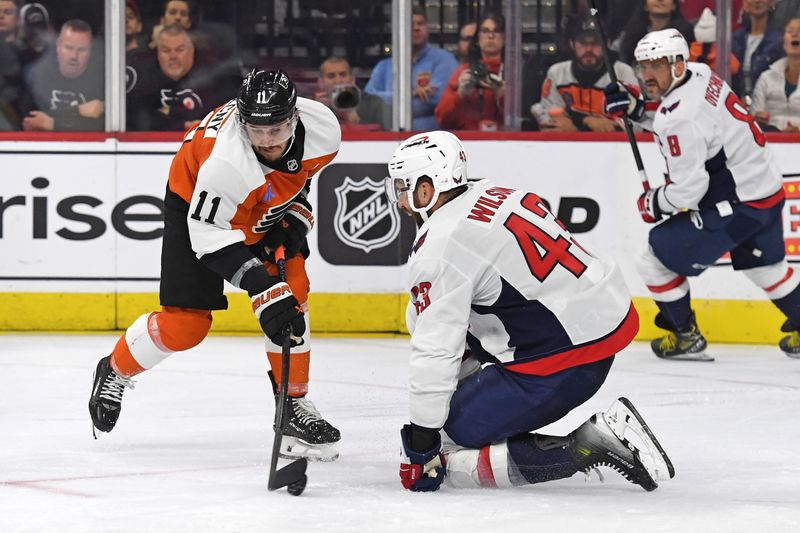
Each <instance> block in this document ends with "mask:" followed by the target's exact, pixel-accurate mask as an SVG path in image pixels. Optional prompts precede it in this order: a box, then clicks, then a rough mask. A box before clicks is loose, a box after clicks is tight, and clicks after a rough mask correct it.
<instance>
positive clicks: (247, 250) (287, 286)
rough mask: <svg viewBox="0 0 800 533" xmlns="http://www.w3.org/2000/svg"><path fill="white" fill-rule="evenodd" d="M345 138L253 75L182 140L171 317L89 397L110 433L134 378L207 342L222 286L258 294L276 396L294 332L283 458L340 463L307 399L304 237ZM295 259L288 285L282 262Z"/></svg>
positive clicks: (167, 290) (114, 357)
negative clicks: (278, 262)
mask: <svg viewBox="0 0 800 533" xmlns="http://www.w3.org/2000/svg"><path fill="white" fill-rule="evenodd" d="M340 143H341V130H340V128H339V123H338V121H337V120H336V117H335V116H334V114H333V113H332V112H331V111H330V110H329V109H328V108H327V107H325V106H324V105H322V104H320V103H318V102H315V101H313V100H308V99H305V98H298V97H297V94H296V90H295V86H294V84H293V83H292V81H291V80H290V79H289V78H288V76H287V75H286V74H285V73H284V72H282V71H280V70H274V71H265V70H253V71H251V72H250V74H248V75H247V77H246V78H245V79H244V81H243V82H242V86H241V88H240V90H239V94H238V97H237V98H236V99H234V100H231V101H229V102H228V103H226V104H225V105H223V106H221V107H219V108H218V109H216V110H214V111H212V112H211V113H209V114H208V115H207V116H206V117H205V118H204V119H203V120H202V121H201V122H200V124H198V125H197V126H196V127H195V128H193V129H191V130H189V131H188V132H187V133H186V135H185V136H184V140H183V146H182V147H181V148H180V150H178V153H177V154H176V155H175V158H174V159H173V161H172V166H171V167H170V172H169V182H168V185H167V192H166V198H165V224H164V238H163V244H162V253H161V289H160V299H161V305H162V308H161V311H159V312H154V313H148V314H144V315H142V316H141V317H139V318H138V319H137V320H136V321H135V322H134V323H133V324H132V325H131V326H130V327H129V328H128V329H127V331H126V332H125V334H124V335H123V336H122V337H121V338H120V339H119V341H118V342H117V345H116V346H115V347H114V350H113V352H112V353H111V355H110V356H108V357H104V358H102V359H101V360H100V362H99V363H98V364H97V369H96V371H95V376H94V387H93V389H92V396H91V398H90V400H89V412H90V413H91V417H92V422H93V423H94V427H95V428H96V429H97V430H99V431H104V432H108V431H111V430H112V429H113V428H114V425H115V424H116V422H117V419H118V417H119V413H120V408H121V402H122V395H123V392H124V390H125V387H130V386H131V379H130V378H132V377H133V376H135V375H137V374H139V373H141V372H143V371H145V370H148V369H150V368H152V367H154V366H155V365H157V364H158V363H160V362H161V361H163V360H164V359H166V358H167V357H168V356H169V355H170V354H172V353H174V352H177V351H183V350H188V349H189V348H192V347H193V346H196V345H197V344H199V343H200V341H202V340H203V339H204V338H205V336H206V334H207V333H208V330H209V328H210V327H211V320H212V317H211V312H212V311H213V310H216V309H226V308H227V306H228V302H227V298H226V297H225V296H224V294H223V280H227V281H228V282H230V283H231V284H232V285H234V286H235V287H239V288H241V289H243V290H245V291H247V293H248V294H249V295H250V297H251V299H252V302H253V311H254V312H255V315H256V318H257V320H258V321H259V323H260V325H261V328H262V329H263V331H264V334H265V335H266V351H267V356H268V358H269V362H270V365H271V366H272V372H271V373H270V379H272V382H273V389H274V390H275V392H276V393H277V385H276V384H278V383H280V382H281V373H282V369H281V345H282V342H283V335H282V332H283V331H284V328H285V327H286V326H287V325H289V324H291V326H292V328H293V335H294V336H293V337H292V349H291V365H290V375H289V389H288V395H289V407H288V413H289V417H290V418H289V421H288V428H287V430H286V435H285V436H284V438H283V444H282V449H281V453H282V454H283V455H284V456H292V457H293V456H299V455H302V456H306V457H308V458H310V459H320V460H333V459H335V458H336V457H337V456H338V452H336V450H335V448H334V447H333V446H332V445H333V444H334V443H335V442H337V441H338V440H339V438H340V435H339V430H337V429H336V428H334V427H333V426H332V425H331V424H329V423H328V422H327V421H326V420H324V419H323V418H322V416H321V415H320V414H319V412H318V411H317V409H316V408H315V407H314V404H313V403H311V402H310V401H309V400H307V399H306V398H305V395H306V393H307V391H308V381H309V361H310V338H309V332H308V324H307V310H308V304H307V300H308V292H309V280H308V276H307V274H306V270H305V258H306V257H307V255H308V245H307V242H306V235H307V234H308V232H309V231H310V230H311V228H312V227H313V225H314V217H313V215H312V213H311V205H310V204H309V202H308V200H307V199H306V195H307V194H308V181H309V180H310V179H311V178H312V176H314V175H315V174H316V173H317V172H318V171H319V170H320V169H322V167H324V166H325V165H327V164H328V163H329V162H330V161H331V160H332V159H333V158H334V157H335V156H336V153H337V152H338V150H339V145H340ZM278 245H283V246H284V248H285V250H286V258H287V260H286V277H287V282H281V281H280V279H279V278H278V273H277V268H276V266H275V264H274V255H272V253H273V252H274V250H275V249H276V248H277V247H278Z"/></svg>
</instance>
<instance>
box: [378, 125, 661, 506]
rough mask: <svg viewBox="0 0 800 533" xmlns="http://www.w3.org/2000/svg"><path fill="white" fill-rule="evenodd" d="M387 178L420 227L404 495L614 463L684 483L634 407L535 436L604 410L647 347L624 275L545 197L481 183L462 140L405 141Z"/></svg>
mask: <svg viewBox="0 0 800 533" xmlns="http://www.w3.org/2000/svg"><path fill="white" fill-rule="evenodd" d="M389 175H390V177H389V178H387V182H386V192H387V195H388V196H389V198H390V199H391V200H393V201H394V202H395V203H396V204H397V205H398V206H399V207H400V208H401V209H402V210H403V211H405V212H406V213H407V214H409V215H411V216H413V218H414V219H415V221H416V222H417V225H418V226H419V229H418V231H417V237H416V241H415V243H414V245H413V248H412V252H411V257H410V259H409V271H410V278H411V279H410V284H409V286H410V294H411V302H410V303H409V306H408V310H407V313H406V322H407V324H408V329H409V331H410V332H411V360H410V376H409V393H410V411H411V413H410V423H409V424H407V425H405V426H403V428H402V430H401V440H402V446H403V452H404V457H403V461H402V463H401V465H400V478H401V481H402V483H403V486H404V487H405V488H407V489H410V490H414V491H430V490H437V489H438V488H439V486H440V485H441V484H442V482H443V481H445V480H448V481H449V484H450V485H452V486H454V487H477V486H482V487H503V486H512V485H522V484H526V483H539V482H543V481H549V480H554V479H561V478H565V477H569V476H572V475H573V474H575V473H576V472H578V471H589V470H591V469H593V468H595V467H597V466H601V465H607V466H611V467H612V468H614V469H615V470H617V471H618V472H620V473H621V474H622V475H623V476H625V478H626V479H628V480H629V481H631V482H633V483H636V484H638V485H640V486H641V487H643V488H644V489H645V490H653V489H655V488H656V487H657V483H658V479H659V477H660V476H663V477H665V478H666V477H671V476H672V475H674V469H673V468H672V465H671V463H670V462H669V459H668V458H667V456H666V454H665V453H664V452H663V450H662V449H661V447H660V446H659V444H658V442H657V440H656V439H655V437H654V436H653V435H652V432H650V430H649V428H648V427H647V425H646V424H645V423H644V421H643V420H642V418H641V416H639V414H638V413H637V412H636V409H635V408H634V407H633V405H632V404H631V403H630V402H629V401H628V400H626V399H624V398H620V399H619V400H617V401H615V402H614V404H613V405H612V406H611V409H609V411H607V412H606V413H598V414H596V415H593V416H592V417H591V418H590V419H589V420H587V421H586V422H585V423H584V424H583V425H581V426H580V427H578V428H577V429H576V430H575V431H573V432H572V433H570V434H569V435H567V436H565V437H554V436H548V435H543V434H540V433H531V432H532V431H535V430H537V429H539V428H542V427H544V426H546V425H548V424H551V423H553V422H555V421H557V420H559V419H561V418H562V417H564V416H565V415H566V414H567V413H569V412H570V411H571V410H572V409H574V408H575V407H577V406H579V405H581V404H582V403H584V402H585V401H586V400H588V399H589V398H591V397H592V396H593V395H594V394H595V393H596V392H597V390H598V389H599V388H600V386H601V385H602V384H603V382H604V381H605V379H606V375H607V374H608V371H609V369H610V368H611V364H612V362H613V361H614V356H615V354H616V353H617V352H619V351H620V350H622V349H623V348H625V347H626V346H627V345H628V344H629V343H630V342H631V341H632V340H633V338H634V336H635V335H636V332H637V331H638V329H639V322H638V316H637V314H636V309H634V307H633V304H632V303H631V298H630V295H629V293H628V289H627V287H626V286H625V282H624V280H623V279H622V274H621V272H620V269H619V267H618V266H617V265H616V264H614V263H613V262H611V261H607V260H603V259H599V258H598V257H595V256H594V255H592V254H591V253H590V252H588V251H587V250H586V249H584V248H583V247H582V246H581V245H580V244H578V243H577V242H576V241H575V239H573V238H572V236H571V235H570V234H569V232H567V231H566V229H564V226H563V225H562V224H561V223H560V222H559V221H558V220H557V219H556V218H555V217H554V216H553V214H552V213H550V211H549V210H548V209H547V207H545V205H544V204H543V203H542V201H541V200H540V199H539V197H538V196H537V195H536V194H534V193H532V192H527V191H520V190H514V189H511V188H509V187H502V186H498V185H493V184H491V183H489V182H486V181H481V182H478V183H474V184H468V183H467V157H466V153H465V151H464V147H463V146H462V145H461V142H460V141H459V140H458V138H456V136H455V135H453V134H451V133H448V132H444V131H434V132H429V133H422V134H419V135H415V136H413V137H411V138H409V139H408V140H406V141H405V142H404V143H403V144H401V145H400V147H399V148H398V149H397V150H396V151H395V153H394V155H393V156H392V159H391V160H390V162H389ZM633 434H637V435H638V438H639V439H640V441H641V442H642V443H643V444H644V446H642V447H641V448H637V447H636V446H635V444H634V443H631V442H630V441H629V437H631V436H632V435H633Z"/></svg>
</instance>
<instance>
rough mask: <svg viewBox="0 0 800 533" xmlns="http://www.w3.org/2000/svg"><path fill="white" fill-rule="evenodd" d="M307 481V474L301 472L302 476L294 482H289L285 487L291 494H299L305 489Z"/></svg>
mask: <svg viewBox="0 0 800 533" xmlns="http://www.w3.org/2000/svg"><path fill="white" fill-rule="evenodd" d="M307 481H308V476H307V475H305V474H303V477H301V478H300V479H298V480H297V481H295V482H294V483H289V485H288V486H287V487H286V491H287V492H288V493H289V494H291V495H292V496H300V495H301V494H303V491H304V490H305V489H306V482H307Z"/></svg>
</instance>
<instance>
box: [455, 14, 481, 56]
mask: <svg viewBox="0 0 800 533" xmlns="http://www.w3.org/2000/svg"><path fill="white" fill-rule="evenodd" d="M476 31H478V24H477V23H476V22H467V23H466V24H464V25H463V26H461V29H460V30H458V54H457V57H456V59H458V62H459V63H469V49H470V45H471V44H472V42H473V41H474V40H475V32H476Z"/></svg>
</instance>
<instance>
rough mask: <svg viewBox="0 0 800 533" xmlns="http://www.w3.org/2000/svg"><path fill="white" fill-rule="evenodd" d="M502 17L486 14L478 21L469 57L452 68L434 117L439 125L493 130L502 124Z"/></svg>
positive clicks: (463, 128)
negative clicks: (468, 59) (453, 69)
mask: <svg viewBox="0 0 800 533" xmlns="http://www.w3.org/2000/svg"><path fill="white" fill-rule="evenodd" d="M504 30H505V21H504V20H503V17H501V16H499V15H494V14H487V15H484V17H483V18H482V19H481V20H480V22H479V23H478V31H477V32H476V33H475V38H474V40H473V42H472V45H471V47H470V48H471V52H470V61H469V62H467V63H462V64H461V65H459V67H458V68H457V69H456V70H455V72H453V75H452V77H451V78H450V82H449V83H448V84H447V89H445V92H444V94H443V95H442V99H441V101H440V102H439V105H438V106H436V120H438V121H439V125H440V126H441V128H442V129H448V130H481V131H496V130H498V129H502V127H503V96H504V93H505V84H504V82H503V46H504V45H505V33H504Z"/></svg>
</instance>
